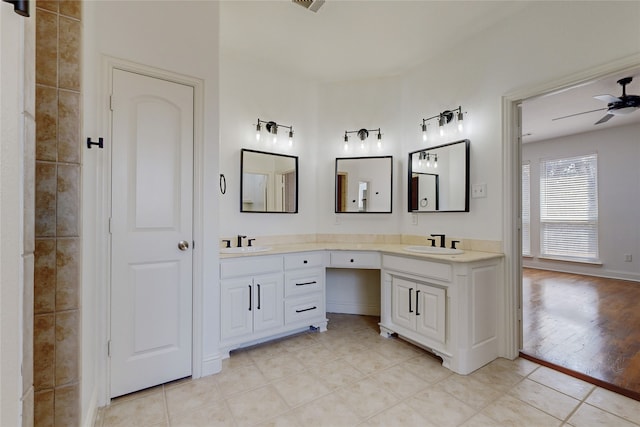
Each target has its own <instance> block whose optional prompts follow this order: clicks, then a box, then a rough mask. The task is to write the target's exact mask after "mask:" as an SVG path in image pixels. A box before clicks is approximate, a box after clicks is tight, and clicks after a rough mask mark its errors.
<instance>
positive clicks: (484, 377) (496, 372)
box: [471, 362, 524, 391]
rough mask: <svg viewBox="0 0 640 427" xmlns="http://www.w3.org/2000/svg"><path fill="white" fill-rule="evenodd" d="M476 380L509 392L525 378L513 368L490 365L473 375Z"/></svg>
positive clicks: (498, 364) (495, 364)
mask: <svg viewBox="0 0 640 427" xmlns="http://www.w3.org/2000/svg"><path fill="white" fill-rule="evenodd" d="M471 376H472V377H474V378H475V379H477V380H479V381H482V382H483V383H485V384H488V385H490V386H491V387H493V388H495V389H499V390H502V391H506V390H509V389H510V388H511V387H513V386H514V385H516V384H518V383H519V382H520V381H522V379H523V378H524V376H523V375H520V374H518V373H517V372H515V371H514V370H513V369H512V368H511V367H508V366H504V365H503V364H501V363H495V362H492V363H489V364H488V365H485V366H483V367H482V368H480V369H478V370H477V371H475V372H473V373H472V374H471Z"/></svg>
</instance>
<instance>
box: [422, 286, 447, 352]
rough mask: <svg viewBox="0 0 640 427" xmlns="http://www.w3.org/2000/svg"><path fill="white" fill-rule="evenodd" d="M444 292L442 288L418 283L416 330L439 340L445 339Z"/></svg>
mask: <svg viewBox="0 0 640 427" xmlns="http://www.w3.org/2000/svg"><path fill="white" fill-rule="evenodd" d="M445 296H446V293H445V290H444V289H442V288H436V287H434V286H427V285H422V284H418V293H417V295H416V301H417V304H418V305H417V306H416V307H415V310H416V322H417V323H416V331H417V332H418V333H420V334H422V335H424V336H426V337H429V338H432V339H434V340H437V341H439V342H442V343H443V342H444V341H445V332H446V331H445V319H446V316H445V306H446V298H445Z"/></svg>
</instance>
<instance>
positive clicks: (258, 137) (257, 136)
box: [256, 131, 260, 141]
mask: <svg viewBox="0 0 640 427" xmlns="http://www.w3.org/2000/svg"><path fill="white" fill-rule="evenodd" d="M256 141H260V131H257V132H256Z"/></svg>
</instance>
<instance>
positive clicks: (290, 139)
mask: <svg viewBox="0 0 640 427" xmlns="http://www.w3.org/2000/svg"><path fill="white" fill-rule="evenodd" d="M292 146H293V129H290V130H289V147H292Z"/></svg>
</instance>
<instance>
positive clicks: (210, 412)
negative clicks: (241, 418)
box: [169, 401, 236, 427]
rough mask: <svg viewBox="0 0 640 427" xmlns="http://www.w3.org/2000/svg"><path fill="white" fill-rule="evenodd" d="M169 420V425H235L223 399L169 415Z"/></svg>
mask: <svg viewBox="0 0 640 427" xmlns="http://www.w3.org/2000/svg"><path fill="white" fill-rule="evenodd" d="M169 420H170V422H171V427H205V426H216V427H218V426H219V427H227V426H228V427H233V426H235V425H236V423H235V421H234V420H233V415H231V411H229V408H227V405H226V404H225V403H224V402H223V401H220V402H215V403H213V404H210V405H206V406H201V407H199V408H197V409H195V410H190V411H186V412H180V413H178V414H176V415H170V417H169Z"/></svg>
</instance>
